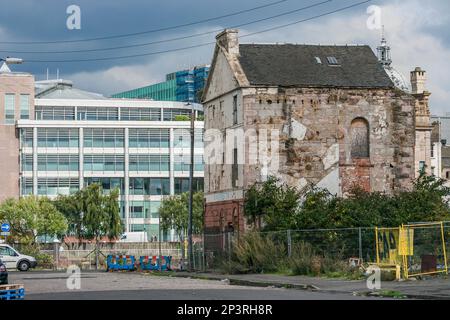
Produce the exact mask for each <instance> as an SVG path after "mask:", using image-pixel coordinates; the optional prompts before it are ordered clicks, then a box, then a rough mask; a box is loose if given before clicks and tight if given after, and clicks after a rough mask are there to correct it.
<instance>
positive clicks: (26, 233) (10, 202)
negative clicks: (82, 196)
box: [0, 196, 68, 244]
mask: <svg viewBox="0 0 450 320" xmlns="http://www.w3.org/2000/svg"><path fill="white" fill-rule="evenodd" d="M0 221H7V222H9V223H10V225H11V236H10V239H11V240H13V241H18V242H22V243H25V244H33V243H34V242H35V241H36V238H37V237H38V236H44V235H45V236H57V237H62V236H63V235H64V234H65V232H66V230H67V227H68V226H67V220H66V218H65V217H64V215H62V214H61V213H60V212H59V211H58V210H57V208H56V207H55V206H54V205H53V204H52V203H51V201H50V200H48V199H47V198H37V197H33V196H29V197H23V198H20V199H18V200H16V199H7V200H5V201H4V202H3V203H2V204H1V205H0Z"/></svg>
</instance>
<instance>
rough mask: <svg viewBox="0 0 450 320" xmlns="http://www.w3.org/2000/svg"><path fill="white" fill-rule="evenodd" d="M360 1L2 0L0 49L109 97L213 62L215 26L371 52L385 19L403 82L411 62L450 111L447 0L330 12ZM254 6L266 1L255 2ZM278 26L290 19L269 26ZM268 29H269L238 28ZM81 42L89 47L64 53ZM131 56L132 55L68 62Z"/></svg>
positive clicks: (434, 106) (247, 39) (384, 2)
mask: <svg viewBox="0 0 450 320" xmlns="http://www.w3.org/2000/svg"><path fill="white" fill-rule="evenodd" d="M362 1H363V0H284V1H282V0H245V1H243V0H240V1H238V0H222V1H216V0H190V1H184V0H164V1H156V0H126V1H125V0H122V1H119V0H70V1H67V0H27V1H11V0H10V1H8V5H6V6H5V5H4V6H2V10H1V11H0V57H6V56H13V57H20V58H23V59H24V60H25V63H24V64H23V65H20V66H14V67H13V68H14V70H15V71H27V72H31V73H33V74H34V75H35V76H36V79H37V80H44V79H45V78H46V73H47V68H48V69H49V73H50V78H56V71H57V69H58V70H59V74H60V78H64V79H67V80H72V81H73V82H74V85H75V86H76V87H79V88H81V89H85V90H89V91H93V92H99V93H102V94H105V95H110V94H113V93H117V92H121V91H125V90H129V89H133V88H137V87H142V86H146V85H148V84H152V83H156V82H160V81H164V78H165V74H166V73H170V72H173V71H177V70H180V69H184V68H187V67H190V66H194V65H198V64H209V63H211V59H212V55H213V48H214V46H213V44H212V43H213V42H214V41H215V34H216V33H217V32H218V30H221V29H224V28H229V27H235V26H240V27H239V34H240V35H241V36H244V37H243V38H241V39H240V41H241V42H242V43H306V44H368V45H370V46H371V47H372V49H373V50H374V51H376V47H377V46H378V44H379V42H380V38H381V30H380V29H379V27H380V26H381V25H384V26H385V34H386V38H387V40H388V43H389V44H390V46H391V48H392V59H393V65H394V67H395V68H396V69H397V70H398V71H400V72H401V73H402V74H403V75H404V77H405V78H406V79H407V80H409V73H410V71H411V70H413V69H414V68H415V67H417V66H420V67H422V69H425V70H426V71H427V76H428V83H427V84H428V85H427V87H428V90H429V91H431V93H432V96H431V111H432V113H433V114H437V115H445V114H446V113H447V112H450V1H448V0H429V1H420V0H373V1H369V2H367V3H363V4H360V5H357V6H355V7H351V8H349V9H346V10H342V11H338V10H341V9H342V8H345V7H349V6H352V5H355V4H358V3H360V2H362ZM71 5H77V6H78V7H79V8H80V27H81V28H80V29H69V28H68V27H67V20H68V19H69V21H70V22H73V20H72V16H71V14H68V13H67V8H68V7H69V6H71ZM261 6H266V7H262V8H259V9H255V8H256V7H261ZM371 6H377V7H378V8H379V11H377V10H375V11H373V8H375V7H371ZM307 7H308V8H307ZM369 7H370V8H369ZM240 11H246V12H241V13H239V14H237V13H238V12H240ZM292 11H294V12H292ZM333 11H337V12H334V13H333ZM289 12H291V13H290V14H287V13H289ZM374 12H379V13H380V14H379V15H374ZM276 15H279V16H278V17H276V18H272V17H273V16H276ZM223 16H226V17H223ZM218 17H222V18H218ZM374 17H376V18H378V17H379V19H374ZM261 19H264V20H263V21H260V22H256V23H253V22H255V21H257V20H261ZM204 20H208V21H204ZM200 21H203V22H201V23H197V22H200ZM298 21H302V22H299V23H295V22H298ZM368 21H369V22H371V23H369V25H368ZM373 22H379V23H376V24H373ZM294 23H295V24H294ZM286 24H291V25H290V26H288V27H284V28H277V27H279V26H282V25H286ZM180 25H184V26H180ZM177 26H178V27H177ZM272 28H277V29H274V30H272V31H268V32H263V33H257V34H254V35H250V36H245V35H247V34H252V33H255V32H260V31H265V30H267V29H272ZM161 29H163V30H161ZM155 30H159V31H155ZM136 33H140V34H139V35H134V36H126V37H122V35H129V34H136ZM199 34H203V35H200V36H199ZM117 36H120V37H117ZM186 36H187V37H189V38H187V39H184V40H173V41H167V40H171V39H174V38H180V37H186ZM105 37H106V38H107V39H98V38H105ZM93 38H96V39H97V40H92V39H93ZM89 39H91V40H90V41H78V40H89ZM8 42H9V43H8ZM12 42H15V43H12ZM18 42H20V43H18ZM30 42H31V43H30ZM39 42H41V43H39ZM42 42H50V43H42ZM149 42H150V43H152V42H153V44H149V45H142V46H135V47H129V48H120V49H114V50H112V49H109V50H102V51H98V49H105V48H114V47H124V46H129V45H141V44H146V43H149ZM154 42H158V43H154ZM186 47H190V48H189V49H184V50H181V49H182V48H186ZM82 50H97V51H90V52H64V51H82ZM61 52H62V53H61ZM130 55H138V56H136V57H130V58H123V59H111V60H100V61H99V60H97V61H81V62H80V61H76V60H86V59H105V58H110V57H123V56H130ZM67 60H69V61H67ZM73 60H75V61H73Z"/></svg>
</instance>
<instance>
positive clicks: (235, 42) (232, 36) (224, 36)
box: [216, 29, 239, 56]
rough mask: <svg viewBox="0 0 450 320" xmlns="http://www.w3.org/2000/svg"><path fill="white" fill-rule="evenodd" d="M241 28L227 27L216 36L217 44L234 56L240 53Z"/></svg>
mask: <svg viewBox="0 0 450 320" xmlns="http://www.w3.org/2000/svg"><path fill="white" fill-rule="evenodd" d="M238 34H239V30H237V29H225V30H224V31H222V32H221V33H219V34H218V35H217V36H216V40H217V44H218V45H220V46H221V47H223V48H225V50H226V51H227V52H228V53H229V54H230V55H233V56H238V55H239V37H238Z"/></svg>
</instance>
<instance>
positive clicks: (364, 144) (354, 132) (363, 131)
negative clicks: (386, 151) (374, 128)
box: [350, 118, 370, 158]
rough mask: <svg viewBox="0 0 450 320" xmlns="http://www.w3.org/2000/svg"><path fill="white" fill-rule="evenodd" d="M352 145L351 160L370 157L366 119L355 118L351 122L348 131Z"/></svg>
mask: <svg viewBox="0 0 450 320" xmlns="http://www.w3.org/2000/svg"><path fill="white" fill-rule="evenodd" d="M350 136H351V143H352V158H369V157H370V132H369V123H368V122H367V120H366V119H363V118H356V119H355V120H353V121H352V127H351V130H350Z"/></svg>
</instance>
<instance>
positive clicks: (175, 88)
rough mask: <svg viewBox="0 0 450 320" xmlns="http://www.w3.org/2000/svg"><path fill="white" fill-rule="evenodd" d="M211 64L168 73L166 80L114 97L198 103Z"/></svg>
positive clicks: (114, 96)
mask: <svg viewBox="0 0 450 320" xmlns="http://www.w3.org/2000/svg"><path fill="white" fill-rule="evenodd" d="M209 68H210V67H209V66H207V65H206V66H197V67H194V68H192V69H187V70H181V71H177V72H173V73H169V74H167V75H166V81H165V82H160V83H157V84H153V85H150V86H146V87H142V88H138V89H133V90H129V91H125V92H122V93H117V94H114V95H112V97H113V98H127V99H152V100H158V101H181V102H191V103H198V102H199V101H200V95H201V92H202V90H203V88H204V87H205V84H206V80H207V79H208V74H209Z"/></svg>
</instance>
